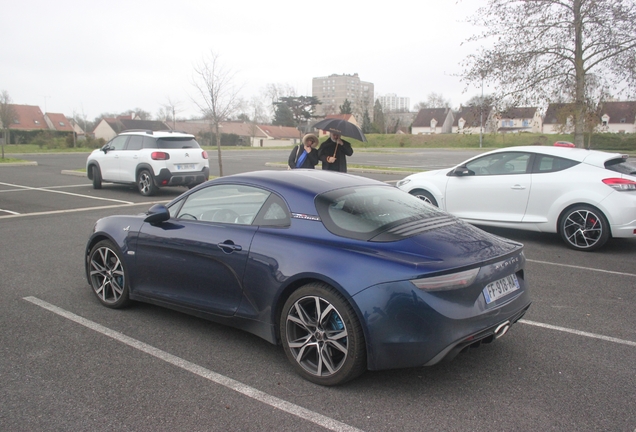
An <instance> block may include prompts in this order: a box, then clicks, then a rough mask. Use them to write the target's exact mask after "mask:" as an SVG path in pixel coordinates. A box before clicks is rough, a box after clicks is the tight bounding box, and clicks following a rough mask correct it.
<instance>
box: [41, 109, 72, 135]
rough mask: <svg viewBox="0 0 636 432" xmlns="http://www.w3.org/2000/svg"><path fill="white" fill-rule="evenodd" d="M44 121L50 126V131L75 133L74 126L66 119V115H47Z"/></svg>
mask: <svg viewBox="0 0 636 432" xmlns="http://www.w3.org/2000/svg"><path fill="white" fill-rule="evenodd" d="M44 121H45V122H46V124H47V125H48V127H49V129H50V130H56V131H60V132H74V131H75V130H74V129H73V125H72V124H71V122H70V121H69V120H68V119H67V118H66V116H65V115H64V114H59V113H46V114H44Z"/></svg>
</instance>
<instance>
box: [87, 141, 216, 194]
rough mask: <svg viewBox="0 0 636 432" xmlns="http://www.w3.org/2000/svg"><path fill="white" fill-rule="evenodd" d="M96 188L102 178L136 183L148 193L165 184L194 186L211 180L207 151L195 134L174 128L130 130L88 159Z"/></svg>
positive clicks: (88, 171)
mask: <svg viewBox="0 0 636 432" xmlns="http://www.w3.org/2000/svg"><path fill="white" fill-rule="evenodd" d="M86 174H87V176H88V178H89V179H90V180H92V181H93V188H95V189H101V187H102V182H111V183H126V184H136V185H137V188H138V189H139V192H140V193H141V194H142V195H145V196H149V195H153V194H154V193H156V192H157V189H158V188H160V187H162V186H187V187H190V188H192V187H194V186H196V185H198V184H201V183H203V182H205V181H207V180H208V178H209V177H210V164H209V162H208V154H207V152H206V151H205V150H203V149H202V148H201V147H200V146H199V143H197V142H196V140H195V139H194V135H190V134H186V133H182V132H173V131H155V132H153V131H149V130H130V131H126V132H122V133H121V134H119V135H117V136H116V137H115V138H113V139H112V140H110V141H109V142H108V143H106V144H105V145H104V146H103V147H102V148H101V149H98V150H94V151H93V152H92V153H91V154H90V155H89V156H88V159H87V161H86Z"/></svg>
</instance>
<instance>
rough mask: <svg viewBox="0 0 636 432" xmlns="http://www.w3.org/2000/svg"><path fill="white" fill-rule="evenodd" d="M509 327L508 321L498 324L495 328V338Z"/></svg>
mask: <svg viewBox="0 0 636 432" xmlns="http://www.w3.org/2000/svg"><path fill="white" fill-rule="evenodd" d="M509 328H510V321H506V322H504V323H502V324H499V325H498V326H497V328H496V329H495V339H499V338H500V337H502V336H503V335H505V334H506V332H507V331H508V329H509Z"/></svg>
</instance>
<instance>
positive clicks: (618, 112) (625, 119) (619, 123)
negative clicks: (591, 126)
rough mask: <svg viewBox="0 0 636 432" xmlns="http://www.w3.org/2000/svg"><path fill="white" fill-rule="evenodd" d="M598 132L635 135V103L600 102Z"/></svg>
mask: <svg viewBox="0 0 636 432" xmlns="http://www.w3.org/2000/svg"><path fill="white" fill-rule="evenodd" d="M598 113H599V117H600V120H601V124H600V127H599V128H598V130H599V131H600V132H614V133H636V102H635V101H632V102H602V103H601V105H600V108H599V110H598Z"/></svg>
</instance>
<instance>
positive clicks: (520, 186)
mask: <svg viewBox="0 0 636 432" xmlns="http://www.w3.org/2000/svg"><path fill="white" fill-rule="evenodd" d="M525 188H526V187H525V186H522V185H520V184H516V185H512V188H511V189H515V190H524V189H525Z"/></svg>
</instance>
